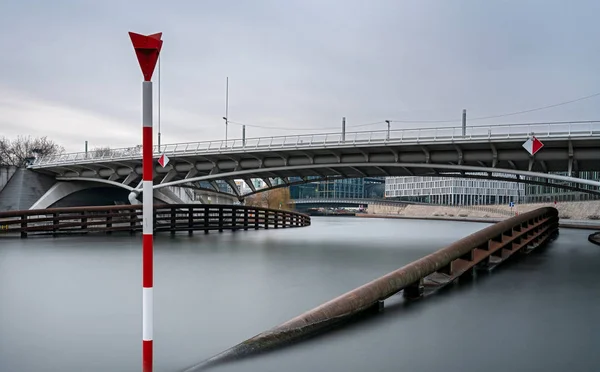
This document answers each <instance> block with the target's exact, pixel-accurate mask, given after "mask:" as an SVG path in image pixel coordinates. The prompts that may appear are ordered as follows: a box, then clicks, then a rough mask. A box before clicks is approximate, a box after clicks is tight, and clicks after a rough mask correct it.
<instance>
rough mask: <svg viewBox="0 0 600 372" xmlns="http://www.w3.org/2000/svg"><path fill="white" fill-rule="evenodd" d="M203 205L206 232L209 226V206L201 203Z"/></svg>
mask: <svg viewBox="0 0 600 372" xmlns="http://www.w3.org/2000/svg"><path fill="white" fill-rule="evenodd" d="M203 207H204V233H205V234H208V229H209V227H210V220H209V215H208V211H209V208H208V206H207V205H203Z"/></svg>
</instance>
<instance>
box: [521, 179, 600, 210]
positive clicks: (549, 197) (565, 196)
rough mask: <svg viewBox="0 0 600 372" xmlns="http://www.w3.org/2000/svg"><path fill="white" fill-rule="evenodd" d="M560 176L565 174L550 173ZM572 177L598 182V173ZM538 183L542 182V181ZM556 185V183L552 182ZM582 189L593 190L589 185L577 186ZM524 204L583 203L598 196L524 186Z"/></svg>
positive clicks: (580, 192)
mask: <svg viewBox="0 0 600 372" xmlns="http://www.w3.org/2000/svg"><path fill="white" fill-rule="evenodd" d="M552 174H557V175H561V176H566V175H567V172H560V173H559V172H552ZM574 177H577V178H583V179H587V180H600V172H579V174H577V175H575V176H574ZM538 181H541V182H544V180H543V179H539V180H538ZM553 182H554V183H556V181H553ZM578 187H580V188H582V189H589V190H594V189H595V188H594V187H592V186H589V185H578ZM525 195H526V196H525V202H526V203H541V202H553V201H557V202H559V201H583V200H598V199H600V196H599V195H595V194H590V193H586V192H582V191H570V190H565V189H561V188H558V187H553V186H551V185H529V184H528V185H526V186H525Z"/></svg>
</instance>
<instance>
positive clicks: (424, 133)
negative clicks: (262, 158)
mask: <svg viewBox="0 0 600 372" xmlns="http://www.w3.org/2000/svg"><path fill="white" fill-rule="evenodd" d="M532 134H533V135H535V136H537V137H539V138H562V137H587V136H596V135H598V136H600V122H598V121H578V122H554V123H527V124H506V125H486V126H468V127H467V128H466V134H465V135H464V136H463V135H462V127H439V128H416V129H396V130H390V131H389V132H388V131H387V130H376V131H360V132H346V134H345V136H342V134H341V133H339V132H336V133H314V134H300V135H290V136H273V137H258V138H248V139H246V140H245V141H243V140H241V139H231V140H227V141H224V140H216V141H202V142H186V143H174V144H165V145H162V146H161V149H160V150H161V151H160V152H159V149H158V147H157V146H155V147H154V149H153V152H154V154H155V155H156V156H157V157H158V156H159V155H160V154H161V153H165V154H167V155H168V156H177V155H195V154H205V153H222V152H244V151H256V150H276V149H295V148H322V147H336V146H365V145H371V144H372V145H375V144H401V143H422V142H448V141H476V140H493V139H496V140H498V139H512V138H514V139H518V138H522V139H525V138H527V137H528V136H529V135H532ZM141 151H142V148H141V146H133V147H127V148H117V149H110V150H108V149H107V150H102V151H91V152H87V153H86V152H76V153H67V154H60V155H54V156H45V157H40V158H37V159H36V160H34V162H33V164H32V166H33V167H36V166H39V167H42V166H52V165H61V164H69V163H85V162H98V161H111V160H127V159H140V158H141V154H142V152H141Z"/></svg>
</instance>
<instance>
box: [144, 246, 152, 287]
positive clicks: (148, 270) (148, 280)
mask: <svg viewBox="0 0 600 372" xmlns="http://www.w3.org/2000/svg"><path fill="white" fill-rule="evenodd" d="M153 243H154V237H153V236H152V234H144V235H143V236H142V285H143V287H144V288H152V286H153V284H154V283H153V281H154V280H153V270H154V269H153V257H152V256H153V255H152V245H153Z"/></svg>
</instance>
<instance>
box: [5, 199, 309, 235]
mask: <svg viewBox="0 0 600 372" xmlns="http://www.w3.org/2000/svg"><path fill="white" fill-rule="evenodd" d="M309 225H310V216H308V215H306V214H302V213H298V212H292V211H286V210H277V209H268V208H261V207H249V206H241V205H215V204H168V205H155V206H154V231H156V232H166V231H168V232H171V233H172V234H174V233H176V232H178V231H187V232H188V233H190V234H191V233H192V232H193V231H204V232H205V233H208V232H209V231H215V230H216V231H219V232H221V231H223V230H233V231H236V230H248V229H255V230H257V229H269V228H275V229H277V228H289V227H304V226H309ZM117 231H128V232H131V233H135V232H138V231H142V206H141V205H115V206H103V207H75V208H52V209H33V210H22V211H8V212H0V236H1V235H4V234H6V235H14V234H18V235H20V236H21V237H22V238H24V237H27V236H28V235H32V234H34V235H35V234H38V235H47V234H52V235H59V234H82V233H94V232H104V233H112V232H117Z"/></svg>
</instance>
